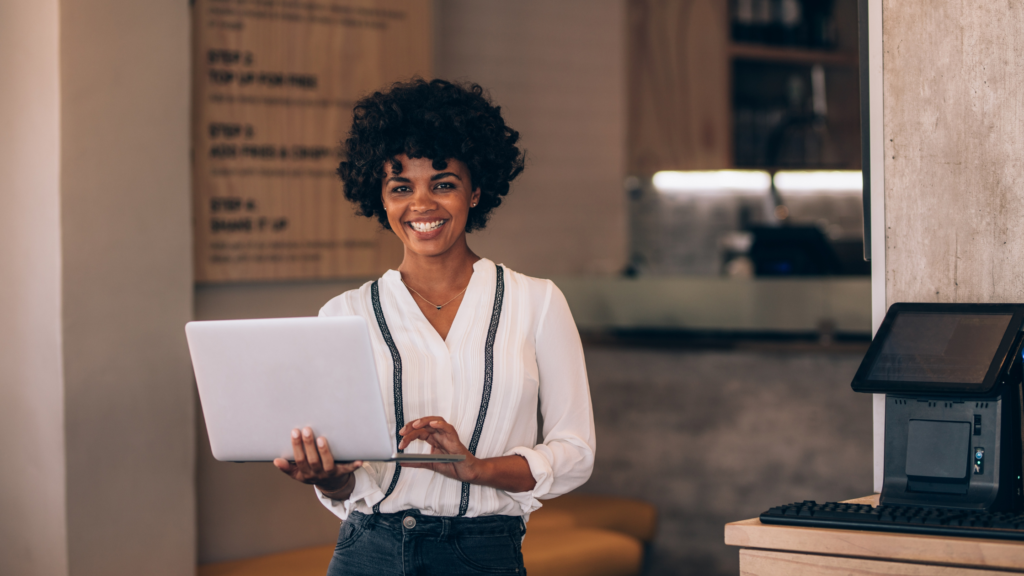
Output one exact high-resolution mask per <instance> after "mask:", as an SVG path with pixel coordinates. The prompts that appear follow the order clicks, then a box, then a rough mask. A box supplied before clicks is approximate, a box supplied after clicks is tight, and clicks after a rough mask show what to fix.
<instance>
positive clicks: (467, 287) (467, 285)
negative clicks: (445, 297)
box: [402, 278, 469, 310]
mask: <svg viewBox="0 0 1024 576" xmlns="http://www.w3.org/2000/svg"><path fill="white" fill-rule="evenodd" d="M402 284H405V287H406V288H408V289H409V290H412V291H413V293H414V294H416V295H417V296H419V297H420V298H423V301H424V302H426V303H427V304H430V305H431V306H433V307H434V308H437V309H438V310H440V309H441V308H444V307H445V306H447V305H449V304H451V303H452V302H454V301H455V298H458V297H459V296H462V295H463V294H464V293H465V292H466V290H468V289H469V284H466V287H465V288H463V289H462V292H459V293H458V294H456V295H455V298H452V299H451V300H449V301H447V302H445V303H444V304H441V305H440V306H438V305H437V304H434V303H433V302H431V301H430V300H427V299H426V298H425V297H424V296H423V294H420V293H419V292H417V291H416V289H415V288H413V287H412V286H409V285H408V284H406V283H405V278H402Z"/></svg>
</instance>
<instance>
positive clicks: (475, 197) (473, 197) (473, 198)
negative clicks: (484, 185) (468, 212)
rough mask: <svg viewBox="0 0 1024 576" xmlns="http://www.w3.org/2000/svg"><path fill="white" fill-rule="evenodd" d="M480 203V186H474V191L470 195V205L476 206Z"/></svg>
mask: <svg viewBox="0 0 1024 576" xmlns="http://www.w3.org/2000/svg"><path fill="white" fill-rule="evenodd" d="M479 203H480V188H479V187H477V188H474V189H473V193H472V194H470V195H469V205H470V206H471V207H472V206H476V205H477V204H479Z"/></svg>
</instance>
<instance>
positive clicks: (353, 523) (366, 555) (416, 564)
mask: <svg viewBox="0 0 1024 576" xmlns="http://www.w3.org/2000/svg"><path fill="white" fill-rule="evenodd" d="M524 534H526V527H525V525H524V523H523V520H522V518H520V517H518V516H483V517H479V518H451V517H444V516H424V515H422V514H420V512H419V511H418V510H406V511H404V512H398V513H395V514H361V513H359V512H353V513H352V514H351V515H350V516H349V517H348V520H346V521H345V523H344V524H342V525H341V533H340V534H339V535H338V544H337V546H335V548H334V557H333V558H332V559H331V564H330V566H329V567H328V568H327V576H391V575H394V576H414V575H415V576H429V575H434V574H436V575H439V576H441V575H443V576H460V575H463V574H521V575H525V574H526V568H524V567H523V553H522V548H521V546H522V541H523V535H524Z"/></svg>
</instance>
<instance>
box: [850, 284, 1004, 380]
mask: <svg viewBox="0 0 1024 576" xmlns="http://www.w3.org/2000/svg"><path fill="white" fill-rule="evenodd" d="M1022 322H1024V305H1021V304H916V303H898V304H893V305H892V306H891V307H890V308H889V311H888V312H887V313H886V315H885V320H884V321H883V322H882V325H881V326H880V327H879V329H878V333H877V334H876V335H875V338H874V340H873V341H872V342H871V346H870V348H869V349H868V352H867V354H866V355H865V357H864V361H863V362H862V363H861V365H860V369H858V370H857V375H856V376H855V377H854V379H853V389H854V390H855V391H857V392H875V393H925V394H988V393H990V392H992V391H993V390H994V389H995V387H996V385H997V384H998V382H999V379H1000V376H1001V375H1002V376H1005V372H1006V370H1008V369H1009V366H1010V364H1011V360H1012V358H1009V357H1008V356H1009V355H1010V354H1013V353H1014V352H1015V351H1016V346H1014V343H1015V340H1016V338H1017V335H1018V333H1019V332H1020V331H1021V324H1022ZM1011 350H1012V351H1011Z"/></svg>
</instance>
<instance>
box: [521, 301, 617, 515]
mask: <svg viewBox="0 0 1024 576" xmlns="http://www.w3.org/2000/svg"><path fill="white" fill-rule="evenodd" d="M536 342H537V368H538V373H539V386H540V390H539V392H540V413H541V417H542V419H543V424H544V427H543V438H544V439H543V443H542V444H538V445H536V446H532V447H531V446H518V447H515V448H512V449H511V450H509V451H508V452H507V453H506V454H507V455H512V454H518V455H519V456H522V457H523V458H525V459H526V461H527V463H529V465H530V472H531V473H532V474H533V478H534V480H535V481H536V485H535V486H534V488H533V490H530V491H527V492H517V493H509V496H511V497H512V498H513V499H514V500H515V501H516V502H517V503H518V504H519V505H520V506H521V507H522V510H523V513H524V514H529V513H530V512H532V511H534V510H536V509H538V508H540V507H541V503H540V500H544V499H549V498H554V497H556V496H561V495H562V494H566V493H568V492H570V491H572V490H573V489H575V488H577V487H579V486H580V485H582V484H583V483H584V482H586V481H587V479H589V478H590V473H591V472H592V471H593V469H594V452H595V450H596V448H597V443H596V438H595V434H594V410H593V407H592V406H591V402H590V385H589V383H588V381H587V366H586V363H585V361H584V358H583V344H582V342H580V335H579V332H578V331H577V329H576V323H575V322H574V321H573V319H572V312H570V311H569V304H568V303H567V302H566V300H565V296H563V295H562V291H561V290H559V289H558V288H557V287H556V286H555V285H554V284H553V283H551V282H549V283H548V287H547V294H546V298H545V301H544V306H543V309H542V312H541V316H540V319H539V321H538V328H537V337H536Z"/></svg>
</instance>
